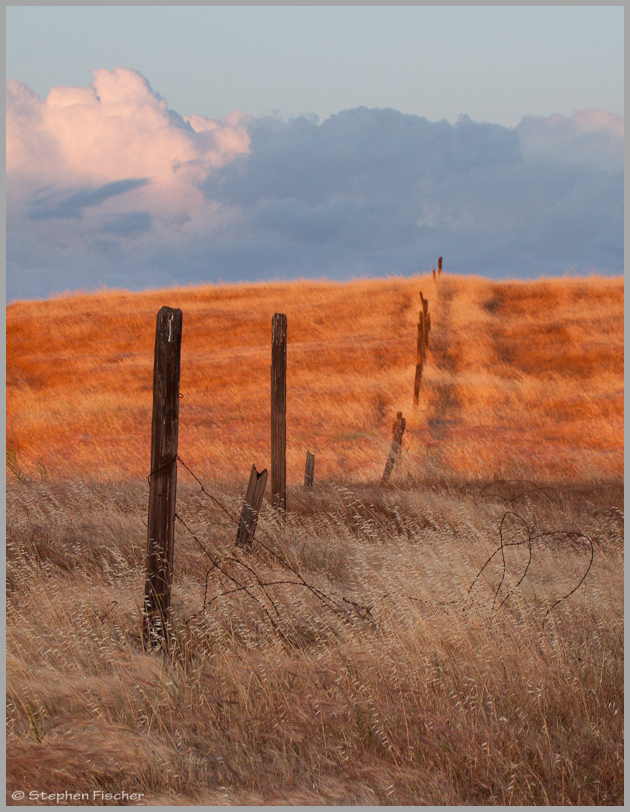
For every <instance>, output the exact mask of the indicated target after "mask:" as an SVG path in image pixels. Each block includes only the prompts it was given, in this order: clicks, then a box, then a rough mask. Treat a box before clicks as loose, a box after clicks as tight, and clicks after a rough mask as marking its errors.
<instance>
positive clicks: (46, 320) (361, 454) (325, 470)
mask: <svg viewBox="0 0 630 812" xmlns="http://www.w3.org/2000/svg"><path fill="white" fill-rule="evenodd" d="M419 289H422V290H423V292H424V293H425V295H426V296H428V298H429V300H430V311H431V320H432V328H433V329H432V333H431V338H430V348H429V357H428V362H427V365H426V367H425V372H424V380H423V388H422V396H421V403H420V409H419V410H418V412H417V413H416V414H412V409H411V398H412V392H413V376H414V364H415V324H416V320H417V315H418V305H419V297H418V290H419ZM162 304H168V305H171V306H178V307H181V308H182V309H183V311H184V340H183V355H182V382H181V391H182V394H183V395H184V398H183V399H182V401H181V410H180V453H181V455H182V457H183V459H184V460H185V461H186V462H187V464H189V465H190V466H191V467H192V468H193V470H195V472H196V473H198V474H200V475H201V476H202V478H203V480H204V482H205V485H206V487H207V488H208V489H209V491H210V492H211V493H213V494H214V495H215V496H216V497H217V498H218V499H219V500H220V501H221V503H222V504H223V505H224V506H225V507H226V508H227V509H228V510H229V511H230V512H231V513H232V514H235V515H237V514H238V511H239V510H240V504H241V499H242V496H243V493H244V489H245V485H246V480H247V475H248V471H249V468H250V467H251V464H252V462H255V463H256V465H257V467H258V468H259V469H260V468H261V467H263V466H265V465H267V464H268V454H269V452H268V446H269V428H268V427H269V404H268V400H269V398H268V394H269V362H270V358H269V355H270V329H271V316H272V314H273V313H274V312H276V311H278V312H284V313H286V314H287V316H288V324H289V389H288V446H289V459H288V478H289V494H288V506H289V510H290V512H289V514H288V517H287V519H286V521H281V520H279V519H278V517H277V516H276V515H275V514H274V512H273V511H272V510H271V508H270V507H269V506H268V504H265V506H264V507H263V511H262V513H261V518H260V522H259V536H260V541H261V542H263V544H264V546H263V545H261V544H257V545H255V548H254V551H253V553H252V554H251V555H249V556H248V555H247V554H245V553H243V552H242V551H238V550H237V549H236V548H235V547H234V540H235V527H234V526H233V524H232V522H231V521H230V519H229V518H228V517H227V515H226V514H225V512H223V511H222V510H221V509H220V507H219V506H218V505H217V504H216V503H214V502H212V501H210V500H208V499H207V498H206V497H205V496H204V495H203V494H202V493H201V492H200V491H199V488H198V487H197V486H196V485H195V484H194V483H193V481H192V479H190V477H189V476H188V475H187V474H186V472H185V470H184V469H181V471H180V475H179V479H180V485H179V490H178V512H179V514H180V515H181V516H182V517H183V518H185V520H186V522H187V524H188V525H189V526H190V528H191V529H192V530H193V531H194V532H195V534H196V535H197V537H198V539H199V541H201V542H202V543H203V545H204V546H205V547H206V549H207V550H208V551H210V552H211V554H212V555H214V556H215V557H216V556H222V557H224V558H225V559H226V564H225V567H224V569H225V571H226V572H227V573H229V574H230V575H232V576H233V577H234V578H235V579H236V581H238V582H239V583H243V584H248V591H245V590H243V589H241V590H238V591H235V589H234V586H235V585H234V582H230V581H228V580H227V579H226V578H225V577H223V576H220V575H219V574H218V573H217V571H216V570H215V571H213V572H212V573H210V574H209V575H208V570H209V567H210V565H209V562H208V559H207V557H206V556H204V554H203V552H202V551H201V550H200V548H199V546H198V544H197V543H196V542H195V540H194V539H193V538H192V537H191V536H190V535H189V534H188V533H187V532H186V530H185V529H184V527H183V526H182V525H181V524H178V525H177V540H176V560H175V574H174V587H173V632H172V634H173V646H172V651H171V652H170V654H169V655H168V656H166V657H164V658H161V657H159V656H157V655H149V654H147V653H146V652H144V651H143V649H142V644H141V638H140V631H141V616H140V611H141V601H142V594H143V580H144V550H145V546H146V509H147V501H148V487H147V484H146V474H147V465H148V459H149V447H148V443H149V429H150V412H151V377H152V368H151V367H152V358H153V337H154V330H155V314H156V312H157V310H158V309H159V307H160V306H161V305H162ZM622 328H623V280H621V279H614V280H607V279H599V278H595V277H593V278H590V279H582V280H572V279H565V280H552V281H545V282H536V283H517V282H510V283H495V282H491V281H489V280H484V279H480V278H456V277H446V278H445V277H443V278H442V279H441V280H440V285H439V288H435V287H434V286H433V282H432V280H430V279H428V278H427V277H423V278H417V279H411V280H408V279H390V280H385V281H383V280H381V281H378V280H370V281H362V282H355V283H350V284H345V285H336V284H332V283H328V282H312V283H311V282H308V283H307V282H300V283H291V284H280V283H277V284H269V285H250V286H221V287H205V288H190V289H177V290H173V291H167V292H156V293H152V294H128V293H113V292H103V293H99V294H93V295H85V296H71V297H65V298H64V297H60V298H57V299H52V300H49V301H46V302H34V303H27V302H22V303H16V304H14V305H11V306H10V307H9V308H8V309H7V368H8V382H7V447H8V448H10V449H13V451H15V452H16V456H12V457H11V459H10V469H9V472H8V485H7V584H8V586H7V690H8V696H7V711H8V738H7V756H8V758H7V791H8V795H7V802H8V803H9V804H15V803H17V801H14V800H11V798H10V795H11V793H12V792H14V791H17V790H21V791H24V792H26V793H27V797H26V799H25V800H24V801H23V803H29V804H32V803H36V804H42V803H50V800H48V801H45V800H42V799H41V798H40V799H38V800H32V799H29V797H28V793H29V791H39V792H47V793H65V792H69V793H74V792H78V793H85V796H86V797H85V798H84V799H78V800H69V799H67V798H66V799H62V800H61V803H65V804H77V803H78V804H83V805H98V804H116V803H117V802H118V801H117V800H116V798H115V797H113V798H111V799H107V798H103V797H102V796H97V797H94V796H93V795H92V793H93V792H94V791H95V790H96V791H101V792H110V793H113V794H115V793H119V792H121V790H125V791H126V792H128V793H132V792H136V793H142V797H141V798H140V800H139V803H141V804H146V805H152V806H158V805H167V804H175V805H269V804H271V805H302V804H307V805H390V804H394V805H396V804H398V805H423V804H430V805H467V804H476V805H486V804H511V805H539V804H552V805H565V804H567V805H575V804H580V805H593V804H599V805H606V804H608V805H615V804H621V803H623V743H622V742H623V513H622V510H623V505H622V499H623V479H622V477H623V427H622V417H623V338H622ZM401 409H402V410H403V411H404V412H405V415H406V417H407V418H408V428H409V431H408V433H407V435H406V440H405V446H406V450H405V454H404V456H403V458H402V460H401V461H399V463H398V464H397V467H396V469H395V476H394V479H393V482H392V485H391V486H390V487H388V488H382V487H380V486H379V485H378V484H376V482H377V479H378V478H379V477H380V475H381V473H382V471H383V466H384V461H385V456H386V453H387V450H388V446H389V443H390V442H391V423H392V418H393V416H394V414H395V412H396V411H397V410H401ZM410 442H411V444H410V445H409V443H410ZM307 449H309V450H311V451H312V452H314V453H315V454H316V459H317V462H316V472H315V473H316V483H317V484H316V487H315V488H314V489H313V490H312V491H310V492H307V491H305V490H304V489H303V488H301V486H300V482H301V480H302V477H303V465H304V456H305V452H306V450H307ZM38 461H39V464H38ZM505 480H519V482H515V481H505ZM526 480H532V481H531V482H527V481H526ZM502 522H503V525H502ZM501 526H503V531H504V532H503V542H504V544H505V545H506V546H505V547H504V549H503V551H502V552H503V555H495V556H494V557H493V558H491V560H490V562H489V563H488V564H487V566H486V567H485V568H484V569H483V572H482V574H481V576H480V577H479V578H476V576H477V575H478V573H479V572H480V570H481V569H482V567H483V565H484V563H485V562H487V561H488V559H489V558H490V557H491V556H492V554H493V552H495V551H496V550H497V548H498V545H499V542H500V536H499V529H500V527H501ZM555 531H564V532H563V533H560V534H554V533H555ZM528 534H529V535H528ZM572 534H573V535H572ZM579 534H583V535H579ZM530 537H531V539H532V541H531V544H527V543H526V542H527V541H528V538H530ZM587 537H588V538H587ZM589 540H590V541H589ZM590 542H592V545H593V550H594V559H593V564H592V567H591V568H590V570H589V571H588V575H587V577H586V579H585V581H584V582H583V583H582V585H581V586H580V587H579V588H578V589H577V590H576V591H575V592H574V593H573V594H571V595H570V596H569V597H566V598H565V599H564V600H561V602H560V603H558V604H557V605H555V606H554V608H553V609H552V610H551V611H548V610H549V608H550V607H551V606H553V605H554V604H555V602H556V601H557V600H558V599H560V598H563V596H566V595H568V593H569V592H571V590H572V589H574V587H575V586H576V585H577V584H578V583H579V582H580V579H581V578H582V576H583V575H584V573H585V572H586V570H587V567H588V563H589V560H590V549H591V547H590ZM530 547H531V550H530ZM530 552H531V560H529V559H530ZM227 559H230V560H229V561H227ZM280 561H284V562H286V564H288V565H289V566H286V565H282V564H281V563H279V562H280ZM503 562H504V563H503ZM528 562H529V563H528ZM252 570H255V572H256V573H257V576H258V578H259V579H260V581H262V582H263V583H265V584H269V583H270V582H276V583H274V584H273V585H269V586H266V587H264V588H262V587H261V586H260V585H259V584H257V583H256V579H255V578H254V577H253V575H252ZM296 573H299V576H300V577H301V578H302V579H303V581H302V582H300V580H299V577H298V576H297V575H296ZM523 576H524V577H523ZM521 579H522V581H521ZM277 582H281V583H277ZM304 582H306V583H307V584H308V587H306V586H305V585H304ZM471 586H472V588H471ZM311 587H312V588H311ZM313 590H315V591H313ZM317 590H319V593H318V592H317ZM318 595H319V597H318ZM321 595H324V596H325V598H324V599H322V598H321ZM204 598H205V602H206V605H205V608H204ZM53 803H54V801H53Z"/></svg>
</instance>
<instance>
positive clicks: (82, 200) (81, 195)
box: [29, 178, 149, 220]
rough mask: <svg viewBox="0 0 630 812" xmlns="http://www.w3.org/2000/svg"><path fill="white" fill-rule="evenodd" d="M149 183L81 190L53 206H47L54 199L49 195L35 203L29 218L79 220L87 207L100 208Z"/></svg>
mask: <svg viewBox="0 0 630 812" xmlns="http://www.w3.org/2000/svg"><path fill="white" fill-rule="evenodd" d="M147 183H149V179H148V178H127V179H126V180H115V181H113V182H112V183H104V184H103V185H102V186H99V187H98V188H96V189H80V190H79V191H78V192H73V193H72V194H70V195H68V196H67V197H63V198H62V199H61V200H59V201H58V202H57V203H53V204H52V205H46V204H50V199H51V197H53V195H51V194H47V195H45V196H44V198H43V199H41V198H40V200H39V201H34V205H33V208H32V210H31V212H30V214H29V217H30V219H31V220H43V219H45V218H46V217H61V218H64V217H70V218H73V219H79V217H81V215H82V213H83V209H84V208H85V207H86V206H98V205H100V204H101V203H103V202H104V201H105V200H108V199H109V198H110V197H115V196H116V195H122V194H124V193H125V192H128V191H129V190H131V189H139V188H140V187H141V186H146V184H147ZM42 203H44V205H42Z"/></svg>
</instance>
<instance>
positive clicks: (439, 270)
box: [438, 257, 442, 276]
mask: <svg viewBox="0 0 630 812" xmlns="http://www.w3.org/2000/svg"><path fill="white" fill-rule="evenodd" d="M438 276H442V257H440V258H439V259H438Z"/></svg>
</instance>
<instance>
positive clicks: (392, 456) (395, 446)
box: [381, 412, 407, 483]
mask: <svg viewBox="0 0 630 812" xmlns="http://www.w3.org/2000/svg"><path fill="white" fill-rule="evenodd" d="M399 414H400V412H399ZM406 425H407V421H406V420H405V418H404V417H403V416H402V414H400V419H399V420H398V424H397V426H396V432H395V434H394V439H393V441H392V447H391V450H390V452H389V456H388V457H387V462H386V463H385V470H384V471H383V478H382V480H381V481H382V482H383V483H385V482H388V481H389V478H390V476H391V474H392V471H393V469H394V463H395V462H396V457H397V456H398V452H399V451H400V446H401V444H402V438H403V434H404V431H405V426H406Z"/></svg>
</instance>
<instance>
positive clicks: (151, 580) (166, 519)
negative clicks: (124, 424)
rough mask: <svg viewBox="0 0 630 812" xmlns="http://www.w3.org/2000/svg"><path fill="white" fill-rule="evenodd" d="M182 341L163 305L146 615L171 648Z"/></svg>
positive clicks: (156, 636)
mask: <svg viewBox="0 0 630 812" xmlns="http://www.w3.org/2000/svg"><path fill="white" fill-rule="evenodd" d="M181 345H182V311H181V310H179V309H173V308H171V307H162V308H161V309H160V311H159V313H158V315H157V324H156V329H155V355H154V363H153V415H152V419H151V471H150V473H149V518H148V530H147V556H146V577H145V582H144V615H143V640H144V644H145V646H146V647H147V648H150V649H153V650H156V649H161V648H163V649H165V650H167V649H168V622H169V613H170V603H171V582H172V579H173V549H174V542H175V497H176V490H177V440H178V431H179V374H180V356H181Z"/></svg>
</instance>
